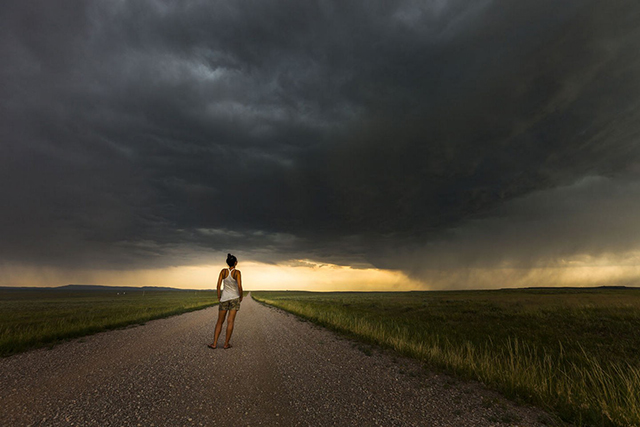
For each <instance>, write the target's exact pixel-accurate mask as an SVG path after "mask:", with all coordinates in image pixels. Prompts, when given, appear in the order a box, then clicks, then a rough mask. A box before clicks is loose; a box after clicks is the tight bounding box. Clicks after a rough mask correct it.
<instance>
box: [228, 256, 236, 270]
mask: <svg viewBox="0 0 640 427" xmlns="http://www.w3.org/2000/svg"><path fill="white" fill-rule="evenodd" d="M236 262H238V258H236V257H235V256H233V255H231V254H227V264H229V267H233V266H234V265H236Z"/></svg>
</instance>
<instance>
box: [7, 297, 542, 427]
mask: <svg viewBox="0 0 640 427" xmlns="http://www.w3.org/2000/svg"><path fill="white" fill-rule="evenodd" d="M217 313H218V309H217V307H212V308H208V309H205V310H201V311H196V312H191V313H187V314H183V315H180V316H175V317H171V318H167V319H161V320H155V321H152V322H148V323H147V324H146V325H143V326H136V327H130V328H126V329H121V330H116V331H110V332H105V333H100V334H96V335H93V336H89V337H86V338H82V339H78V340H74V341H70V342H66V343H63V344H61V345H58V346H56V347H54V348H53V349H43V350H35V351H31V352H28V353H23V354H19V355H16V356H12V357H9V358H4V359H0V411H1V412H0V426H27V425H36V426H101V427H102V426H145V427H146V426H218V425H219V426H229V425H238V426H245V425H246V426H249V425H264V426H297V425H300V426H375V425H379V426H456V427H458V426H538V425H543V424H542V421H543V420H544V419H545V418H546V415H545V414H544V413H542V412H541V411H539V410H536V409H533V408H525V407H520V406H517V405H515V404H513V403H511V402H509V401H507V400H505V399H504V398H502V397H500V395H498V394H496V393H493V392H490V391H488V390H486V389H484V388H483V387H482V386H481V385H479V384H477V383H469V382H462V381H459V380H454V379H452V378H450V377H447V376H445V375H438V374H432V373H429V372H427V371H425V370H424V369H423V368H421V366H420V365H419V364H418V363H417V362H415V361H411V360H408V359H405V358H402V357H396V356H394V355H393V353H391V352H388V351H385V352H381V351H379V350H376V349H371V348H369V347H367V346H365V345H362V344H359V343H356V342H354V341H351V340H349V339H346V338H343V337H340V336H339V335H337V334H335V333H333V332H330V331H328V330H325V329H323V328H320V327H318V326H315V325H313V324H311V323H309V322H304V321H301V320H299V319H298V318H296V317H295V316H293V315H290V314H287V313H285V312H282V311H281V310H278V309H275V308H271V307H267V306H264V305H262V304H259V303H257V302H255V301H253V300H252V299H251V298H250V297H248V298H245V299H244V301H243V303H242V307H241V309H240V312H239V313H238V317H237V319H236V329H235V332H234V335H233V338H232V340H231V343H232V345H233V347H232V348H230V349H228V350H223V349H222V344H223V338H222V337H221V339H220V342H219V347H218V349H216V350H211V349H209V348H207V346H206V345H207V344H208V343H210V342H211V341H212V337H213V327H214V325H215V320H216V317H217ZM223 335H224V332H223Z"/></svg>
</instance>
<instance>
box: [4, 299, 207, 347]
mask: <svg viewBox="0 0 640 427" xmlns="http://www.w3.org/2000/svg"><path fill="white" fill-rule="evenodd" d="M217 301H218V300H217V295H216V293H215V292H211V291H197V292H195V291H184V292H183V291H168V292H167V291H145V292H141V291H134V292H128V293H126V294H123V293H119V294H118V293H116V292H112V291H72V292H66V291H30V290H25V291H0V356H9V355H12V354H15V353H19V352H22V351H26V350H29V349H33V348H38V347H45V346H50V345H53V344H55V343H57V342H60V341H62V340H65V339H69V338H76V337H81V336H84V335H89V334H93V333H96V332H101V331H106V330H110V329H115V328H121V327H124V326H127V325H132V324H141V323H144V322H147V321H149V320H153V319H158V318H162V317H168V316H172V315H176V314H181V313H185V312H188V311H193V310H199V309H202V308H205V307H209V306H211V305H214V304H216V303H217Z"/></svg>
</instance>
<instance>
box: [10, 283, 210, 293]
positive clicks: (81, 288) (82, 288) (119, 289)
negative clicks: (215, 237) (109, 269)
mask: <svg viewBox="0 0 640 427" xmlns="http://www.w3.org/2000/svg"><path fill="white" fill-rule="evenodd" d="M0 289H1V290H5V291H6V290H34V291H35V290H38V291H52V292H56V291H102V292H105V291H110V292H142V291H177V292H180V291H205V290H207V291H208V290H211V289H178V288H170V287H166V286H142V287H136V286H105V285H76V284H71V285H64V286H57V287H52V288H44V287H37V288H36V287H26V286H23V287H14V286H0Z"/></svg>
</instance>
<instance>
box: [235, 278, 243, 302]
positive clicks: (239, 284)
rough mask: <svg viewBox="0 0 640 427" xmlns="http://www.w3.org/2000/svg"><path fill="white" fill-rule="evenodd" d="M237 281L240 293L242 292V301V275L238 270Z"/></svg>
mask: <svg viewBox="0 0 640 427" xmlns="http://www.w3.org/2000/svg"><path fill="white" fill-rule="evenodd" d="M236 281H237V282H238V293H239V294H240V302H242V275H241V274H240V272H239V271H238V276H236Z"/></svg>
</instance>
